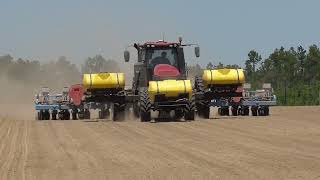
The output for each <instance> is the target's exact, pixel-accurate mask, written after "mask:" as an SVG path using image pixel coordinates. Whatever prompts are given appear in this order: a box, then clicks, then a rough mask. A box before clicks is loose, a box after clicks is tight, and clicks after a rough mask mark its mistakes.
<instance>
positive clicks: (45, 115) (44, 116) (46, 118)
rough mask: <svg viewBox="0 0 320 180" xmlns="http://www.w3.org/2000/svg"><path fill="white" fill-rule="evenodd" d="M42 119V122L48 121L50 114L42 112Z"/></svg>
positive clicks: (47, 111)
mask: <svg viewBox="0 0 320 180" xmlns="http://www.w3.org/2000/svg"><path fill="white" fill-rule="evenodd" d="M42 117H43V119H44V120H50V112H49V110H46V111H44V112H43V116H42Z"/></svg>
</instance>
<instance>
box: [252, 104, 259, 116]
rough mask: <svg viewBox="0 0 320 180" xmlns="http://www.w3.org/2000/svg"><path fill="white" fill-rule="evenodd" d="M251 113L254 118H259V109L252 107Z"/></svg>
mask: <svg viewBox="0 0 320 180" xmlns="http://www.w3.org/2000/svg"><path fill="white" fill-rule="evenodd" d="M251 113H252V116H257V115H258V107H255V106H253V107H251Z"/></svg>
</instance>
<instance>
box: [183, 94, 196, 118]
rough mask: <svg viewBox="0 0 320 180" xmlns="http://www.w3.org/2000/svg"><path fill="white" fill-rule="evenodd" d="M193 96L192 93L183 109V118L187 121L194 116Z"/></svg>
mask: <svg viewBox="0 0 320 180" xmlns="http://www.w3.org/2000/svg"><path fill="white" fill-rule="evenodd" d="M195 108H196V106H195V98H194V95H192V97H191V99H190V101H189V103H188V104H187V107H186V109H185V114H184V119H185V120H187V121H193V120H194V117H195Z"/></svg>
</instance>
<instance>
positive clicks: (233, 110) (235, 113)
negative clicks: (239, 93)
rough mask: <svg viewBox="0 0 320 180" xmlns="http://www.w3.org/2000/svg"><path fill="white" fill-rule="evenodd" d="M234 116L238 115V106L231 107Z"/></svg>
mask: <svg viewBox="0 0 320 180" xmlns="http://www.w3.org/2000/svg"><path fill="white" fill-rule="evenodd" d="M231 113H232V116H238V106H232V107H231Z"/></svg>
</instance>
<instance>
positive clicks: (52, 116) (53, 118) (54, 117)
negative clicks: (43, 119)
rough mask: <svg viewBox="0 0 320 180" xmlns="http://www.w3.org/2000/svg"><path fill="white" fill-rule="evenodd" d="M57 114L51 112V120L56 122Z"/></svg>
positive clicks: (56, 112) (54, 111) (55, 111)
mask: <svg viewBox="0 0 320 180" xmlns="http://www.w3.org/2000/svg"><path fill="white" fill-rule="evenodd" d="M57 114H58V111H57V110H53V111H52V113H51V120H57Z"/></svg>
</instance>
